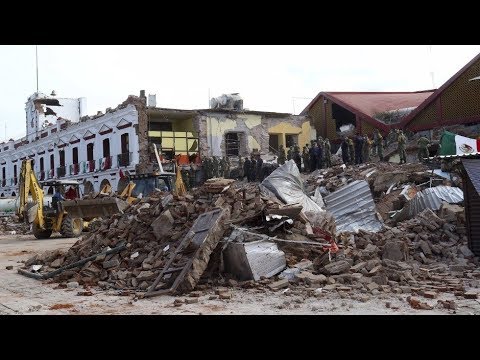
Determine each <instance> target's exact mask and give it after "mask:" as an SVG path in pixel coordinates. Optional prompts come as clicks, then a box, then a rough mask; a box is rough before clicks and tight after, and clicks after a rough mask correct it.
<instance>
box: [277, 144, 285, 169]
mask: <svg viewBox="0 0 480 360" xmlns="http://www.w3.org/2000/svg"><path fill="white" fill-rule="evenodd" d="M277 163H278V165H283V164H285V149H284V148H283V145H280V147H279V149H278V158H277Z"/></svg>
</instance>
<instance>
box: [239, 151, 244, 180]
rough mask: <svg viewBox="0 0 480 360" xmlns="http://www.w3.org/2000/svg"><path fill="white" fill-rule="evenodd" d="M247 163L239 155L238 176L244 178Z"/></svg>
mask: <svg viewBox="0 0 480 360" xmlns="http://www.w3.org/2000/svg"><path fill="white" fill-rule="evenodd" d="M244 165H245V162H244V161H243V159H242V157H241V156H239V157H238V177H239V178H240V179H241V180H243V178H244V177H245V171H244V169H243V166H244Z"/></svg>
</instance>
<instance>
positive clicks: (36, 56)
mask: <svg viewBox="0 0 480 360" xmlns="http://www.w3.org/2000/svg"><path fill="white" fill-rule="evenodd" d="M35 62H36V69H37V93H38V45H35Z"/></svg>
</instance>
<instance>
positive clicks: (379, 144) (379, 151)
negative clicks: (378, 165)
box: [374, 129, 383, 161]
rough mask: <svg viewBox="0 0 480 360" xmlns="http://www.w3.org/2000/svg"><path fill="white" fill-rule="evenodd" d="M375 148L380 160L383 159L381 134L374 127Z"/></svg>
mask: <svg viewBox="0 0 480 360" xmlns="http://www.w3.org/2000/svg"><path fill="white" fill-rule="evenodd" d="M374 145H375V149H376V153H377V155H378V158H379V160H380V161H382V160H383V136H382V134H380V131H378V129H375V144H374Z"/></svg>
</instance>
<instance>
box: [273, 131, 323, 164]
mask: <svg viewBox="0 0 480 360" xmlns="http://www.w3.org/2000/svg"><path fill="white" fill-rule="evenodd" d="M286 160H293V161H295V163H296V164H297V167H298V169H299V170H300V171H301V170H302V161H303V171H304V172H311V171H314V170H316V169H321V168H322V167H324V166H325V167H330V166H332V153H331V145H330V140H328V138H325V140H324V139H323V138H322V137H321V136H320V137H319V138H318V139H317V140H311V142H310V145H308V144H306V145H305V146H304V147H303V151H302V154H300V147H299V146H298V145H297V144H294V145H292V146H290V148H289V149H288V151H287V154H285V149H284V147H283V145H280V147H279V149H278V158H277V162H278V164H279V165H283V164H285V161H286Z"/></svg>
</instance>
